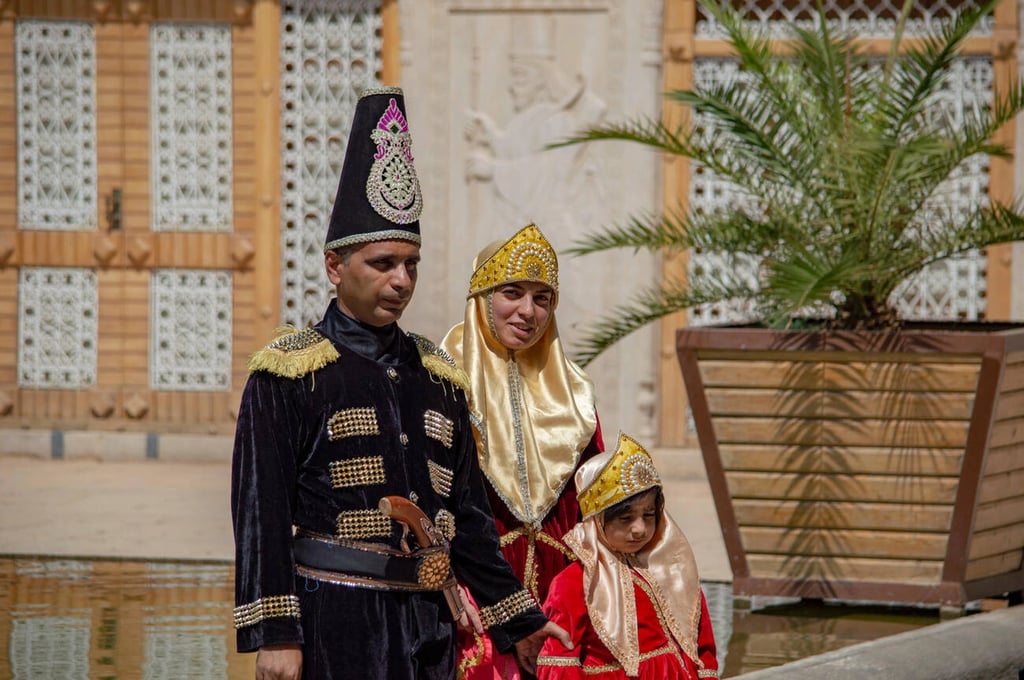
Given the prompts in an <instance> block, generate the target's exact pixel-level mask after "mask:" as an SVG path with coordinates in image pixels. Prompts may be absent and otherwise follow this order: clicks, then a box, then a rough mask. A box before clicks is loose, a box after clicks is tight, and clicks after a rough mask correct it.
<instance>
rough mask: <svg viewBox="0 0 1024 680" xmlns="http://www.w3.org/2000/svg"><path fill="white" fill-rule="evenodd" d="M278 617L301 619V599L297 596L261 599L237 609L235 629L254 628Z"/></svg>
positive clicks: (274, 596) (276, 596)
mask: <svg viewBox="0 0 1024 680" xmlns="http://www.w3.org/2000/svg"><path fill="white" fill-rule="evenodd" d="M278 616H294V617H295V618H299V598H298V596H297V595H273V596H271V597H261V598H260V599H258V600H256V601H255V602H250V603H248V604H243V605H240V606H238V607H235V628H236V629H237V628H245V627H246V626H253V625H256V624H257V623H259V622H260V621H263V620H264V619H272V618H275V617H278Z"/></svg>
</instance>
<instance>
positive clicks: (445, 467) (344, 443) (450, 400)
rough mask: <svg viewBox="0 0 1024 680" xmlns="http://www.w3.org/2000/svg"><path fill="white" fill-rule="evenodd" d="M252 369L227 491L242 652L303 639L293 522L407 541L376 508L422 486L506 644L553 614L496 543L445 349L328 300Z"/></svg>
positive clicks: (351, 620)
mask: <svg viewBox="0 0 1024 680" xmlns="http://www.w3.org/2000/svg"><path fill="white" fill-rule="evenodd" d="M353 348H354V349H355V351H353ZM438 362H440V363H438ZM428 367H429V368H428ZM250 368H252V369H253V371H252V373H251V375H250V377H249V380H248V382H247V384H246V386H245V390H244V392H243V395H242V400H241V405H240V408H239V414H238V425H237V430H236V434H235V445H234V460H233V468H232V490H231V503H232V517H233V521H234V529H235V545H236V548H235V550H236V555H235V567H236V572H235V604H236V610H235V617H236V627H237V633H238V649H239V651H253V650H256V649H258V648H259V647H261V646H265V645H270V644H280V643H288V642H298V643H301V642H303V630H302V627H303V626H302V620H303V619H305V617H306V616H307V615H309V612H302V616H301V618H300V616H299V612H298V609H299V604H298V602H299V600H300V598H299V597H298V595H301V593H298V594H296V590H297V588H296V579H295V563H294V558H293V554H292V540H293V537H292V531H293V527H302V528H304V529H307V530H311V531H314V532H318V533H321V534H328V535H332V536H335V537H338V538H343V539H346V540H349V541H355V542H365V543H373V544H378V545H381V544H384V545H387V546H389V547H391V548H399V540H400V537H401V529H400V527H399V525H398V524H397V523H396V522H393V521H391V520H390V519H389V518H387V517H385V516H384V515H382V514H380V512H379V511H378V510H377V507H378V501H379V500H380V498H381V496H384V495H398V496H403V497H406V498H413V499H414V500H415V502H416V503H417V505H419V507H420V508H422V509H423V511H424V512H425V513H426V514H427V516H429V517H430V518H432V519H433V520H434V522H435V524H436V525H438V527H439V528H442V530H443V531H447V532H448V534H449V537H451V532H452V530H454V537H452V538H451V559H452V567H453V569H454V571H455V574H456V576H457V577H458V578H459V580H460V581H461V582H462V583H463V584H465V585H466V586H467V587H468V588H469V590H470V592H472V594H473V596H474V598H475V599H476V601H477V603H478V604H479V605H480V606H481V608H483V609H484V610H487V609H488V608H490V613H491V614H492V622H493V624H494V625H492V626H491V627H490V629H489V631H490V633H491V635H492V638H493V639H494V641H495V642H496V644H497V645H498V646H499V648H503V650H504V651H508V650H509V649H510V648H511V647H512V645H513V643H514V642H515V641H516V640H519V639H521V638H523V637H525V636H526V635H528V634H529V633H531V632H533V631H535V630H537V629H538V628H540V627H541V626H542V625H543V624H544V623H545V622H546V618H545V617H544V615H543V614H542V613H541V612H540V610H539V609H538V608H536V607H534V606H529V604H528V603H527V604H526V605H524V604H523V603H524V600H523V597H522V595H523V586H522V585H521V584H520V582H519V581H518V580H517V579H516V578H515V576H514V575H513V574H512V570H511V568H510V567H509V566H508V564H507V563H506V562H505V560H504V559H503V558H502V556H501V553H500V551H499V546H498V535H497V532H496V530H495V525H494V520H493V517H492V515H491V512H490V508H489V506H488V500H487V494H486V489H485V487H484V482H483V477H482V475H481V473H480V469H479V467H478V464H477V456H476V449H475V444H474V440H473V435H472V429H471V426H470V422H469V417H468V410H467V408H466V397H465V394H464V392H463V391H462V389H461V388H460V387H457V386H456V384H455V383H459V382H461V381H460V380H459V379H458V375H459V374H458V371H457V369H455V367H454V365H453V364H449V363H448V362H447V360H446V357H444V356H443V353H442V352H440V350H438V349H437V348H436V347H435V346H433V345H432V344H431V343H429V341H425V340H423V339H422V338H416V337H415V336H410V335H408V334H406V333H404V332H402V331H401V330H400V329H398V327H397V326H389V327H386V328H384V329H374V328H370V327H367V326H363V325H361V324H358V323H357V322H355V321H353V320H352V319H349V318H348V317H346V316H344V315H343V314H341V312H340V311H338V310H337V308H336V306H335V304H334V302H333V301H332V303H331V305H330V307H329V309H328V313H327V314H326V316H325V319H324V320H323V321H322V322H321V323H320V324H318V326H317V327H316V328H315V329H312V330H310V329H306V330H302V331H298V332H297V333H295V334H292V335H289V336H285V337H283V338H280V339H278V340H276V341H275V342H273V343H271V344H270V345H268V346H267V348H265V349H264V350H261V351H260V352H257V353H256V354H255V355H254V356H253V359H252V361H251V362H250ZM453 381H454V382H453ZM432 595H435V594H433V593H432ZM320 615H321V616H332V617H336V618H337V624H338V625H353V624H354V625H359V624H360V619H361V617H360V615H359V613H357V612H344V611H342V612H331V613H329V614H320Z"/></svg>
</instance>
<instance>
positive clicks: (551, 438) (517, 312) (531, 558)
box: [442, 224, 603, 680]
mask: <svg viewBox="0 0 1024 680" xmlns="http://www.w3.org/2000/svg"><path fill="white" fill-rule="evenodd" d="M473 268H474V271H473V275H472V277H471V278H470V283H469V296H468V299H467V302H466V314H465V320H464V321H463V323H461V324H458V325H456V326H455V327H454V328H452V329H451V331H449V332H448V335H447V336H446V337H445V339H444V341H443V342H442V347H443V349H444V350H445V351H447V352H448V353H449V354H451V356H452V357H453V358H454V359H455V361H456V363H457V364H458V365H459V367H460V368H462V369H463V370H465V371H466V373H467V374H468V375H469V381H470V394H469V397H470V401H469V406H470V417H471V418H472V419H473V425H474V430H475V434H476V438H477V450H478V455H479V457H480V467H481V469H482V470H483V473H484V475H485V476H486V477H487V479H488V481H489V485H488V492H489V493H490V498H491V508H492V511H493V512H494V517H495V522H496V524H497V527H498V533H499V535H500V536H501V545H502V552H503V553H504V555H505V559H507V560H508V562H509V564H511V565H512V570H513V571H514V572H515V573H516V575H517V576H518V577H519V578H520V580H522V582H523V585H524V586H525V587H526V588H527V589H528V590H529V591H530V593H531V594H532V595H533V597H534V599H536V600H537V602H538V603H542V602H543V601H544V598H545V597H546V596H547V591H548V586H549V585H550V583H551V580H552V579H553V578H554V577H555V576H556V575H557V574H558V573H559V572H560V571H561V570H562V569H564V568H565V567H566V566H567V565H568V564H569V563H570V561H571V560H572V553H571V552H570V551H569V550H568V549H567V548H566V547H565V545H564V544H563V543H562V541H561V536H562V535H564V534H565V533H566V532H567V531H569V530H570V529H571V528H572V527H573V526H575V524H576V522H577V521H579V518H580V513H579V505H578V504H577V502H576V492H575V489H573V486H572V483H571V482H572V479H573V474H574V473H575V472H576V469H577V468H578V467H579V466H580V464H582V463H583V462H584V461H585V460H587V459H589V458H590V457H592V456H594V455H596V454H598V453H600V452H601V450H602V449H603V445H602V442H601V432H600V427H599V425H598V421H597V412H596V409H595V407H594V386H593V384H592V383H591V381H590V378H588V377H587V375H586V374H585V373H584V372H583V371H582V369H580V367H579V366H577V365H576V364H574V363H573V362H572V361H570V360H569V359H568V358H567V357H566V356H565V353H564V351H563V349H562V343H561V341H560V340H559V338H558V328H557V327H556V325H555V317H554V311H555V307H556V306H557V303H558V258H557V257H556V255H555V251H554V249H553V248H552V247H551V244H550V243H549V242H548V240H547V239H546V238H544V235H543V234H542V233H541V232H540V230H539V229H538V228H537V227H536V226H534V225H532V224H531V225H529V226H527V227H525V228H523V229H521V230H520V231H519V232H518V233H516V234H515V235H514V236H513V237H512V238H510V239H509V240H507V241H505V242H500V241H499V242H496V243H492V244H491V245H489V246H488V247H486V248H484V249H483V250H482V251H481V252H480V254H479V255H478V256H477V258H476V260H475V261H474V264H473ZM460 646H461V650H460V653H461V657H460V664H459V670H460V677H464V678H467V679H470V680H472V679H477V678H495V677H498V678H516V677H519V670H518V668H517V667H516V664H515V661H514V659H513V658H512V656H511V655H502V654H499V653H498V651H497V649H495V647H494V645H492V642H491V640H490V638H489V637H488V636H487V635H486V634H477V635H473V634H469V633H466V634H464V635H463V639H462V640H460Z"/></svg>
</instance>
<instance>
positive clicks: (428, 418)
mask: <svg viewBox="0 0 1024 680" xmlns="http://www.w3.org/2000/svg"><path fill="white" fill-rule="evenodd" d="M423 429H424V430H426V433H427V436H428V437H430V438H431V439H436V440H437V441H439V442H441V443H442V444H444V447H445V448H446V449H450V448H452V435H453V434H454V432H455V423H454V422H453V421H452V420H451V419H450V418H446V417H444V415H442V414H440V413H438V412H437V411H434V410H433V409H428V410H426V411H424V412H423Z"/></svg>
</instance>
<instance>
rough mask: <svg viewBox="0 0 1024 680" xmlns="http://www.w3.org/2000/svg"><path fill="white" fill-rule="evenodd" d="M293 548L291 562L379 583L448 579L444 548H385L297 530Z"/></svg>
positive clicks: (434, 585)
mask: <svg viewBox="0 0 1024 680" xmlns="http://www.w3.org/2000/svg"><path fill="white" fill-rule="evenodd" d="M293 550H294V554H295V562H296V563H297V564H299V565H301V566H305V567H309V568H311V569H315V570H319V571H326V572H333V573H334V574H336V575H338V576H340V577H342V578H341V579H339V580H344V577H346V576H353V577H357V578H359V579H369V580H371V581H375V582H377V581H379V582H380V585H381V586H382V587H387V586H389V585H390V586H396V587H403V588H409V587H410V586H412V587H413V588H415V589H416V590H440V589H441V588H443V587H444V586H445V583H446V582H447V581H448V577H449V573H450V569H451V562H450V560H449V557H448V553H447V552H445V550H444V548H441V547H431V548H423V549H421V550H417V551H415V552H412V553H400V552H397V551H395V552H385V551H383V550H374V549H372V548H369V547H366V548H363V547H353V546H349V545H344V544H341V543H337V542H335V541H333V540H331V539H330V538H318V537H316V536H314V535H310V533H303V532H299V533H297V534H296V536H295V540H294V545H293Z"/></svg>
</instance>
